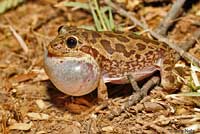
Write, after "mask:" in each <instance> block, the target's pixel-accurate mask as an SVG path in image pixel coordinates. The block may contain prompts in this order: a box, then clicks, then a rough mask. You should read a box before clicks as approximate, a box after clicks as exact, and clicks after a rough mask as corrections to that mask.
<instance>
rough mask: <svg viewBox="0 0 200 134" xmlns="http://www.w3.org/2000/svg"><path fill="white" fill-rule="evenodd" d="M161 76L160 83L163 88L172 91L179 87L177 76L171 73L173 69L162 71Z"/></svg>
mask: <svg viewBox="0 0 200 134" xmlns="http://www.w3.org/2000/svg"><path fill="white" fill-rule="evenodd" d="M161 76H162V77H161V85H162V86H163V88H164V90H166V91H168V92H170V93H172V92H174V91H177V90H178V89H179V88H180V87H181V83H180V82H178V80H177V76H176V75H175V73H173V71H167V72H166V71H163V73H162V75H161Z"/></svg>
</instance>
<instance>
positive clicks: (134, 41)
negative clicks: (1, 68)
mask: <svg viewBox="0 0 200 134" xmlns="http://www.w3.org/2000/svg"><path fill="white" fill-rule="evenodd" d="M69 37H75V38H76V39H77V41H78V44H77V45H76V47H75V48H69V47H68V46H67V44H66V40H67V39H68V38H69ZM47 52H48V54H47V55H46V56H45V57H46V58H47V57H58V58H63V57H68V58H69V57H72V58H73V57H77V56H78V57H79V58H84V57H90V58H91V59H92V64H93V63H94V62H96V63H95V64H97V66H95V68H99V69H97V72H98V73H99V74H100V76H99V81H98V84H97V85H95V86H94V89H95V88H96V87H98V88H99V89H101V90H102V91H104V92H105V88H106V86H105V84H104V83H106V82H111V83H115V84H124V83H128V82H129V81H128V79H127V75H132V76H133V77H134V78H135V80H136V81H139V80H142V79H144V78H146V77H148V76H150V75H151V74H152V73H153V72H155V71H156V70H160V71H161V85H162V86H163V87H164V88H166V89H175V88H176V87H177V86H178V83H177V81H176V79H175V77H174V75H173V73H172V69H173V67H174V65H175V62H176V61H177V60H178V59H179V58H180V57H179V55H178V54H177V53H175V51H173V50H172V49H170V48H169V47H168V46H167V45H165V44H163V43H159V42H157V41H154V40H150V39H148V38H146V37H143V36H139V35H134V34H133V33H132V32H109V31H105V32H95V31H90V30H85V29H80V28H76V27H67V26H63V27H62V28H61V29H60V30H59V33H58V36H57V37H56V38H55V39H54V40H53V41H52V42H51V43H50V44H49V45H48V47H47ZM74 53H75V54H76V55H74ZM90 58H88V59H87V60H88V62H90ZM45 64H46V63H45ZM48 68H49V67H48V65H45V70H46V72H48V71H49V70H48ZM95 73H96V72H95ZM47 74H48V73H47ZM51 77H57V76H50V80H51V79H52V78H51ZM63 77H64V76H63ZM102 88H104V90H103V89H102ZM94 89H92V90H94ZM67 91H68V89H67V90H66V91H63V92H64V93H66V94H68V93H67ZM85 93H88V92H85ZM72 95H73V94H72ZM78 95H79V94H76V95H75V96H78ZM80 95H83V94H80Z"/></svg>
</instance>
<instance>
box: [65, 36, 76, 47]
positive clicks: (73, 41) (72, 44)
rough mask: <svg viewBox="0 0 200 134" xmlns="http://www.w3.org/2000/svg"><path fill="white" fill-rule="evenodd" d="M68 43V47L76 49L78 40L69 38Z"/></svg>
mask: <svg viewBox="0 0 200 134" xmlns="http://www.w3.org/2000/svg"><path fill="white" fill-rule="evenodd" d="M66 43H67V46H68V47H69V48H74V47H76V44H77V40H76V38H74V37H69V38H68V39H67V40H66Z"/></svg>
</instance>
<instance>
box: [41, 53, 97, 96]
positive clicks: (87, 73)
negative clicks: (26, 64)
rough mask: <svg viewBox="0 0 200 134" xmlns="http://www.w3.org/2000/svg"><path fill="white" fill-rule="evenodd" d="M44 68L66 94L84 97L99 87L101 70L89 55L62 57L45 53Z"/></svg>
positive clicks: (72, 54) (71, 54)
mask: <svg viewBox="0 0 200 134" xmlns="http://www.w3.org/2000/svg"><path fill="white" fill-rule="evenodd" d="M44 68H45V71H46V73H47V75H48V76H49V79H50V80H51V82H52V83H53V84H54V85H55V86H56V87H57V88H58V89H59V90H60V91H62V92H63V93H65V94H68V95H72V96H82V95H85V94H88V93H90V92H91V91H93V90H94V89H95V88H96V87H97V86H98V82H99V78H100V68H99V66H98V64H97V63H96V61H95V60H94V58H92V57H91V56H89V55H87V54H84V55H82V54H81V55H80V54H78V53H67V54H66V55H64V57H63V56H62V57H61V56H55V55H54V56H51V55H50V56H49V54H48V52H45V56H44Z"/></svg>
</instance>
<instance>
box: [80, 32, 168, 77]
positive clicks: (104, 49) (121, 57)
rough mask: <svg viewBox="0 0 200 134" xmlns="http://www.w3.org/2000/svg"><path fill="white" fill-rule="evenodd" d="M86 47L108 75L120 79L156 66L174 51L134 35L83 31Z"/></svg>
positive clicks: (83, 48) (129, 33)
mask: <svg viewBox="0 0 200 134" xmlns="http://www.w3.org/2000/svg"><path fill="white" fill-rule="evenodd" d="M79 34H81V35H82V37H83V38H84V39H83V40H84V41H87V42H88V43H85V44H86V45H85V46H83V47H82V50H83V51H85V50H86V51H89V50H90V52H92V55H93V57H95V58H96V59H97V60H98V62H99V63H100V65H101V68H102V70H103V72H104V73H106V74H107V75H109V76H110V77H120V76H123V75H124V74H127V73H128V72H130V71H131V72H135V71H137V70H141V69H143V68H144V67H147V66H151V65H155V63H156V62H157V61H158V60H159V59H160V58H162V57H163V56H164V55H165V53H168V52H170V51H171V49H170V48H169V47H168V46H167V45H166V44H163V43H159V42H157V41H155V40H151V39H148V38H146V37H143V36H139V35H135V34H133V33H131V32H110V31H105V32H95V31H89V30H85V31H82V32H79Z"/></svg>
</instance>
